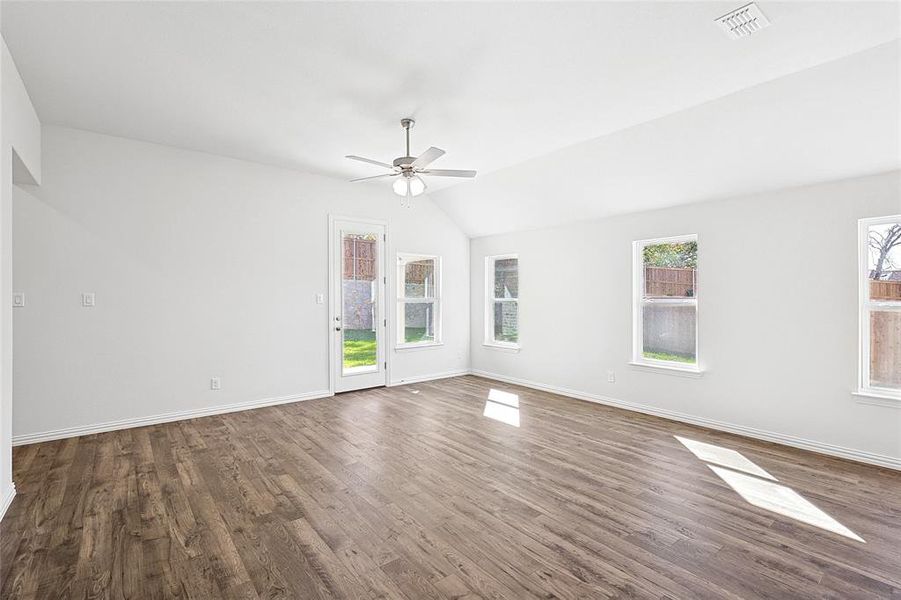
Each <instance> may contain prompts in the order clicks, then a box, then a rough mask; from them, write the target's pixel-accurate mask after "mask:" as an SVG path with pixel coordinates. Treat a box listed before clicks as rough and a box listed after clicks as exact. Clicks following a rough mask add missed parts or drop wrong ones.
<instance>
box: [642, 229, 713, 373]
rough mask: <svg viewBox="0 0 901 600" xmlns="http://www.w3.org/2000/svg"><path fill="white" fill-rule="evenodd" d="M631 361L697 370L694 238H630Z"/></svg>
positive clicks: (696, 285) (690, 236) (694, 236)
mask: <svg viewBox="0 0 901 600" xmlns="http://www.w3.org/2000/svg"><path fill="white" fill-rule="evenodd" d="M634 252H635V256H634V259H633V260H634V262H633V269H634V298H635V306H634V309H633V319H634V323H633V330H634V342H633V362H634V363H638V364H645V365H651V366H660V367H667V368H674V369H680V370H683V371H697V370H698V237H697V236H696V235H685V236H679V237H672V238H663V239H657V240H642V241H638V242H635V243H634Z"/></svg>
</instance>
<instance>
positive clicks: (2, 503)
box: [0, 481, 16, 521]
mask: <svg viewBox="0 0 901 600" xmlns="http://www.w3.org/2000/svg"><path fill="white" fill-rule="evenodd" d="M15 497H16V484H15V483H13V482H12V481H10V482H9V491H8V492H6V495H5V496H3V498H2V499H0V521H2V520H3V516H4V515H6V511H7V509H8V508H9V505H10V504H12V503H13V498H15Z"/></svg>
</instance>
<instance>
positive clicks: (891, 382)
mask: <svg viewBox="0 0 901 600" xmlns="http://www.w3.org/2000/svg"><path fill="white" fill-rule="evenodd" d="M871 314H872V318H871V319H870V382H871V383H872V385H875V386H877V387H891V388H897V387H901V312H897V311H887V310H883V311H879V310H876V311H873V312H872V313H871Z"/></svg>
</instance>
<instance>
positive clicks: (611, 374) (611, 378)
mask: <svg viewBox="0 0 901 600" xmlns="http://www.w3.org/2000/svg"><path fill="white" fill-rule="evenodd" d="M607 383H616V371H607Z"/></svg>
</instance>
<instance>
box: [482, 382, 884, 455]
mask: <svg viewBox="0 0 901 600" xmlns="http://www.w3.org/2000/svg"><path fill="white" fill-rule="evenodd" d="M470 372H471V373H472V374H473V375H478V376H479V377H486V378H488V379H495V380H497V381H503V382H506V383H512V384H514V385H521V386H523V387H528V388H532V389H536V390H541V391H544V392H551V393H552V394H559V395H561V396H567V397H570V398H575V399H577V400H586V401H588V402H596V403H598V404H606V405H607V406H615V407H617V408H623V409H625V410H632V411H635V412H640V413H644V414H647V415H654V416H656V417H662V418H664V419H669V420H671V421H680V422H682V423H689V424H691V425H700V426H701V427H707V428H708V429H716V430H717V431H725V432H727V433H735V434H738V435H743V436H745V437H750V438H755V439H758V440H764V441H767V442H775V443H777V444H782V445H785V446H792V447H794V448H800V449H802V450H810V451H811V452H817V453H819V454H827V455H829V456H836V457H838V458H844V459H847V460H853V461H857V462H862V463H867V464H871V465H877V466H880V467H886V468H889V469H896V470H899V471H901V458H895V457H894V456H886V455H884V454H875V453H872V452H865V451H863V450H854V449H852V448H845V447H843V446H835V445H833V444H826V443H824V442H817V441H814V440H808V439H804V438H799V437H795V436H791V435H785V434H783V433H776V432H773V431H766V430H763V429H756V428H753V427H745V426H743V425H735V424H733V423H726V422H724V421H716V420H714V419H707V418H704V417H695V416H692V415H688V414H685V413H680V412H676V411H672V410H666V409H662V408H656V407H653V406H647V405H644V404H637V403H635V402H627V401H625V400H618V399H616V398H610V397H607V396H600V395H598V394H589V393H587V392H580V391H578V390H571V389H567V388H562V387H556V386H552V385H545V384H543V383H537V382H535V381H529V380H527V379H519V378H517V377H507V376H506V375H500V374H498V373H489V372H487V371H480V370H478V369H473V370H472V371H470Z"/></svg>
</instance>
